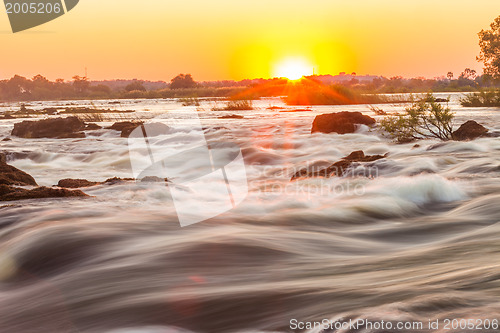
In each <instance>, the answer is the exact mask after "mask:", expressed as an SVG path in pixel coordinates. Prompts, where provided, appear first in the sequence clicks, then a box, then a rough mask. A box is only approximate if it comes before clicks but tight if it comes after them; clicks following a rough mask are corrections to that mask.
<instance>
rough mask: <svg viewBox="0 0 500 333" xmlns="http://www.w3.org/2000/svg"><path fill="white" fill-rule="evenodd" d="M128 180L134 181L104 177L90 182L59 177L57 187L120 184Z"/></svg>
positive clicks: (128, 179) (132, 179)
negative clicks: (103, 179)
mask: <svg viewBox="0 0 500 333" xmlns="http://www.w3.org/2000/svg"><path fill="white" fill-rule="evenodd" d="M128 181H135V179H134V178H118V177H114V178H109V179H106V180H105V181H103V182H92V181H89V180H86V179H71V178H67V179H61V180H60V181H59V182H58V183H57V186H58V187H62V188H84V187H91V186H96V185H116V184H121V183H125V182H128Z"/></svg>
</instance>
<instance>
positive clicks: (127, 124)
mask: <svg viewBox="0 0 500 333" xmlns="http://www.w3.org/2000/svg"><path fill="white" fill-rule="evenodd" d="M142 124H143V122H132V121H121V122H117V123H114V124H113V125H111V126H110V127H106V129H111V130H115V131H119V132H121V134H120V136H121V137H122V138H128V137H129V135H130V133H132V131H133V130H135V129H136V128H137V127H139V126H141V125H142Z"/></svg>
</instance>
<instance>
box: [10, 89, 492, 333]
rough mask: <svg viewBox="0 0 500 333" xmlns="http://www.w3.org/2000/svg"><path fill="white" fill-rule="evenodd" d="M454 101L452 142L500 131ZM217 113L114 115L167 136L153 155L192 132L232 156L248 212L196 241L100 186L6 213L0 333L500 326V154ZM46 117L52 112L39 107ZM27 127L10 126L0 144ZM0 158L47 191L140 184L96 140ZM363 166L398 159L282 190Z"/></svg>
mask: <svg viewBox="0 0 500 333" xmlns="http://www.w3.org/2000/svg"><path fill="white" fill-rule="evenodd" d="M436 95H437V96H438V97H444V98H446V97H447V96H448V94H436ZM458 97H459V95H458V94H452V100H451V103H450V106H451V108H452V110H453V111H455V112H456V113H457V117H456V121H455V125H456V127H458V126H459V125H460V124H461V123H463V122H465V121H466V120H469V119H474V120H476V121H477V122H479V123H481V124H483V125H484V126H486V127H487V128H489V129H490V131H492V132H495V131H500V125H499V123H500V113H499V111H500V110H499V109H498V108H496V109H495V108H475V109H473V108H471V109H468V108H462V107H460V106H459V104H458V102H457V100H458ZM108 102H109V101H100V102H98V103H96V106H97V107H100V106H104V105H107V103H108ZM76 103H79V104H81V105H82V106H83V105H86V102H85V101H83V102H76ZM210 103H211V102H204V103H203V104H202V108H204V109H205V111H199V116H200V119H201V124H202V126H203V127H204V128H203V129H196V128H192V127H191V126H190V124H189V120H188V119H185V118H186V113H185V109H183V108H182V107H181V106H180V105H179V104H177V103H176V102H175V101H172V100H161V101H160V100H158V101H154V100H153V101H139V102H135V101H126V102H125V103H123V104H122V105H121V106H120V107H123V108H124V109H134V110H136V111H137V114H138V115H139V116H145V117H148V118H152V119H154V120H158V121H167V122H168V121H172V119H174V120H175V123H176V126H175V130H172V132H171V133H169V134H168V135H166V136H165V137H160V138H157V139H156V141H154V140H153V145H154V143H155V142H160V140H172V141H176V142H182V141H183V140H185V142H190V138H191V137H196V136H199V134H200V131H203V132H204V133H205V135H206V138H207V140H208V142H209V143H214V144H215V143H217V142H234V143H236V144H238V145H239V146H240V148H241V150H242V152H243V155H244V158H245V162H246V169H247V175H248V180H249V184H248V185H249V195H248V196H247V198H246V199H245V200H244V201H243V202H242V203H241V204H240V205H239V206H238V207H237V208H236V209H234V210H232V211H230V212H227V213H225V214H223V215H221V216H218V217H216V218H213V219H210V220H208V221H205V222H202V223H199V224H196V225H193V226H190V227H187V228H181V227H180V225H179V222H178V219H177V215H176V211H175V208H174V205H173V202H172V197H171V195H170V191H169V189H168V187H166V186H163V185H151V186H143V185H141V184H137V183H134V182H123V183H120V184H117V185H112V186H110V185H98V186H94V187H90V188H86V189H83V190H84V192H85V193H87V194H89V195H90V196H91V197H90V198H83V199H82V198H78V199H48V200H47V199H45V200H36V201H31V200H30V201H20V202H12V203H9V205H7V204H5V205H4V206H2V207H0V226H1V229H0V240H1V243H0V309H1V310H0V311H1V315H0V331H1V332H85V333H87V332H89V333H94V332H95V333H97V332H109V333H111V332H113V333H129V332H130V333H131V332H134V333H136V332H141V333H142V332H147V333H157V332H158V333H163V332H169V333H171V332H179V333H181V332H183V333H184V332H271V331H274V332H275V331H279V332H289V331H291V329H290V320H292V319H297V320H299V321H321V320H323V319H332V320H335V319H337V320H341V319H342V320H346V319H359V318H366V319H372V320H386V321H387V320H395V321H398V320H399V321H422V322H425V323H427V321H428V320H429V319H444V318H450V319H454V318H474V319H495V318H498V317H499V314H500V301H499V300H500V282H499V281H500V280H499V279H500V270H499V268H500V242H499V240H500V225H499V223H498V222H499V220H500V204H499V202H500V140H499V139H498V138H481V139H478V140H475V141H471V142H439V141H435V140H423V141H419V142H417V143H418V146H415V143H412V144H401V145H399V144H394V143H393V142H391V140H389V139H388V138H385V137H383V136H382V135H381V134H380V133H379V132H377V131H376V130H370V129H368V128H364V127H361V128H359V130H358V132H357V133H354V134H346V135H337V134H320V133H316V134H310V130H311V124H312V121H313V119H314V116H315V115H317V114H321V113H327V112H335V111H343V110H347V111H362V112H364V113H365V114H368V115H370V116H373V115H372V113H371V112H370V111H369V109H368V108H367V106H365V105H353V106H318V107H313V108H312V111H304V112H279V111H280V110H268V109H266V108H267V107H269V106H283V105H282V104H281V102H280V101H279V100H278V99H264V100H261V101H257V102H255V103H254V104H255V106H256V107H257V109H256V110H254V111H246V112H245V111H236V112H230V113H235V114H240V115H243V116H245V119H229V120H228V119H224V120H221V119H217V117H218V116H220V115H224V114H227V113H228V112H212V111H208V110H209V109H210ZM54 105H57V103H55V102H54ZM45 106H51V102H49V103H47V102H44V103H40V104H36V103H34V104H33V105H32V106H31V107H32V108H35V109H36V108H42V107H45ZM15 107H16V106H15V105H12V106H6V107H2V108H0V112H2V111H7V110H10V109H13V108H15ZM382 108H383V109H384V110H385V111H389V112H393V111H397V110H401V109H402V107H401V106H391V105H387V106H382ZM146 109H147V111H146ZM291 109H292V108H291ZM183 110H184V111H183ZM375 118H377V117H375ZM17 121H19V120H17ZM17 121H15V120H12V121H11V120H3V121H1V123H0V137H5V136H8V135H9V134H10V131H11V129H12V126H13V124H14V123H15V122H17ZM1 150H2V151H6V152H8V162H9V163H10V164H12V165H14V166H16V167H18V168H20V169H22V170H23V171H26V172H28V173H29V174H31V175H32V176H33V177H35V179H36V180H37V182H38V184H40V185H44V186H52V185H55V184H57V182H58V180H60V179H63V178H85V179H88V180H90V181H104V180H105V179H107V178H111V177H115V176H116V177H123V178H126V177H132V170H131V165H130V161H129V155H128V146H127V139H125V138H121V137H120V135H119V133H118V132H113V131H110V130H98V131H92V132H87V138H86V139H64V140H56V139H29V140H28V139H19V138H14V137H13V138H12V141H9V142H2V143H1ZM355 150H363V151H364V152H365V153H366V154H369V155H372V154H386V153H388V154H389V155H388V157H387V158H386V159H381V160H378V161H375V162H370V163H368V165H365V167H364V168H363V167H362V166H358V168H357V169H355V171H353V173H351V174H349V175H347V176H346V177H343V178H330V179H322V178H309V179H300V180H297V181H295V182H290V178H291V176H292V175H293V174H294V172H295V171H297V170H298V169H300V168H302V167H305V166H308V165H318V166H321V165H324V166H328V165H329V164H331V163H333V162H335V161H338V160H340V159H341V158H342V157H344V156H347V155H348V154H349V153H351V152H352V151H355ZM186 158H188V156H187V157H186ZM367 170H368V172H367ZM197 190H198V191H200V192H201V193H204V191H207V189H205V188H199V189H197ZM207 193H209V192H208V191H207ZM207 195H208V194H207ZM192 209H193V210H196V209H198V208H197V207H193V208H192ZM319 331H320V330H319V329H316V330H312V332H319ZM366 331H371V332H383V330H377V329H373V330H366ZM366 331H363V332H366ZM393 331H396V330H393ZM483 331H484V330H483ZM325 332H327V331H325ZM328 332H348V330H337V331H332V330H330V331H328ZM360 332H361V330H360ZM448 332H449V331H448ZM451 332H453V330H451ZM455 332H464V330H460V329H457V330H455Z"/></svg>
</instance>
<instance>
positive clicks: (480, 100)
mask: <svg viewBox="0 0 500 333" xmlns="http://www.w3.org/2000/svg"><path fill="white" fill-rule="evenodd" d="M460 104H462V106H466V107H500V90H499V89H486V90H480V91H478V92H475V93H471V94H467V95H466V96H465V97H463V98H461V99H460Z"/></svg>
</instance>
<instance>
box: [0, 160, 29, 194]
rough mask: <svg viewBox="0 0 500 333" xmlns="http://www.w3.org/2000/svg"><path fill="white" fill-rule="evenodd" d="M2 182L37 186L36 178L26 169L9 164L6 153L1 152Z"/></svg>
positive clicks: (0, 178) (0, 176)
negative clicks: (25, 170) (22, 169)
mask: <svg viewBox="0 0 500 333" xmlns="http://www.w3.org/2000/svg"><path fill="white" fill-rule="evenodd" d="M0 184H3V185H17V186H37V183H36V181H35V179H34V178H33V177H32V176H30V175H29V174H27V173H26V172H24V171H21V170H19V169H18V168H16V167H13V166H12V165H9V164H7V161H6V157H5V155H4V154H0Z"/></svg>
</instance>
